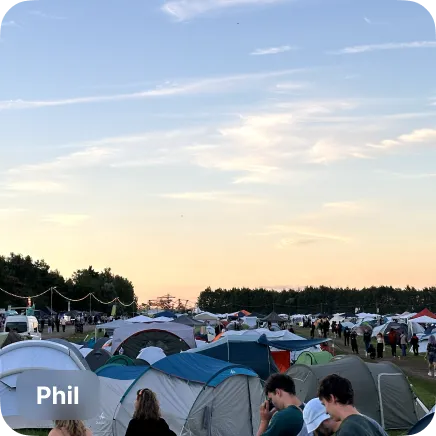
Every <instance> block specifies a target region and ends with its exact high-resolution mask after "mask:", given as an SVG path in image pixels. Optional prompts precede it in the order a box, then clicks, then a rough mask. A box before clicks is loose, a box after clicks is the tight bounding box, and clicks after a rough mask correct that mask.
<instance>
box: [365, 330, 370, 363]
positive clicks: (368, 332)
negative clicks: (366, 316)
mask: <svg viewBox="0 0 436 436" xmlns="http://www.w3.org/2000/svg"><path fill="white" fill-rule="evenodd" d="M363 342H364V343H365V352H366V355H367V356H368V348H369V344H370V343H371V332H370V331H369V330H367V329H365V331H364V332H363Z"/></svg>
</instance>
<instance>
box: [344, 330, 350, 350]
mask: <svg viewBox="0 0 436 436" xmlns="http://www.w3.org/2000/svg"><path fill="white" fill-rule="evenodd" d="M350 334H351V332H350V328H349V327H345V329H344V345H345V346H348V347H349V346H350Z"/></svg>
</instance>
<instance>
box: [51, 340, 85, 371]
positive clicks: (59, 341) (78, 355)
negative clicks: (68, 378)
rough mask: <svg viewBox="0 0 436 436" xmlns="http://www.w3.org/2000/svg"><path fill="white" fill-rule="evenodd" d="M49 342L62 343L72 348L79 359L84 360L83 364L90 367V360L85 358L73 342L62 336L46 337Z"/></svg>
mask: <svg viewBox="0 0 436 436" xmlns="http://www.w3.org/2000/svg"><path fill="white" fill-rule="evenodd" d="M46 341H47V342H55V343H56V344H61V345H63V346H65V347H67V348H69V349H70V350H71V352H72V353H74V354H75V355H76V356H77V358H78V359H80V361H81V362H82V365H83V366H84V367H85V369H88V370H89V369H90V368H89V365H88V362H87V361H86V359H85V356H84V355H83V354H82V353H81V352H80V350H79V349H78V348H77V347H75V346H74V345H73V344H72V343H71V342H68V341H66V340H65V339H60V338H54V339H46Z"/></svg>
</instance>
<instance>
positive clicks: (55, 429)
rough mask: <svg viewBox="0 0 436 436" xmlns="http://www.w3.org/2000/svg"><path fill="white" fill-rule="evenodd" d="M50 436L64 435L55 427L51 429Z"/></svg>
mask: <svg viewBox="0 0 436 436" xmlns="http://www.w3.org/2000/svg"><path fill="white" fill-rule="evenodd" d="M48 436H63V434H62V432H61V431H60V430H59V429H58V428H54V429H52V430H51V431H50V433H49V434H48Z"/></svg>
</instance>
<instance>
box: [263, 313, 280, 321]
mask: <svg viewBox="0 0 436 436" xmlns="http://www.w3.org/2000/svg"><path fill="white" fill-rule="evenodd" d="M261 321H262V322H271V323H279V322H285V320H284V319H283V318H282V317H281V316H279V315H277V313H275V312H271V313H270V314H269V315H268V316H266V317H265V318H262V319H261Z"/></svg>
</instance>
